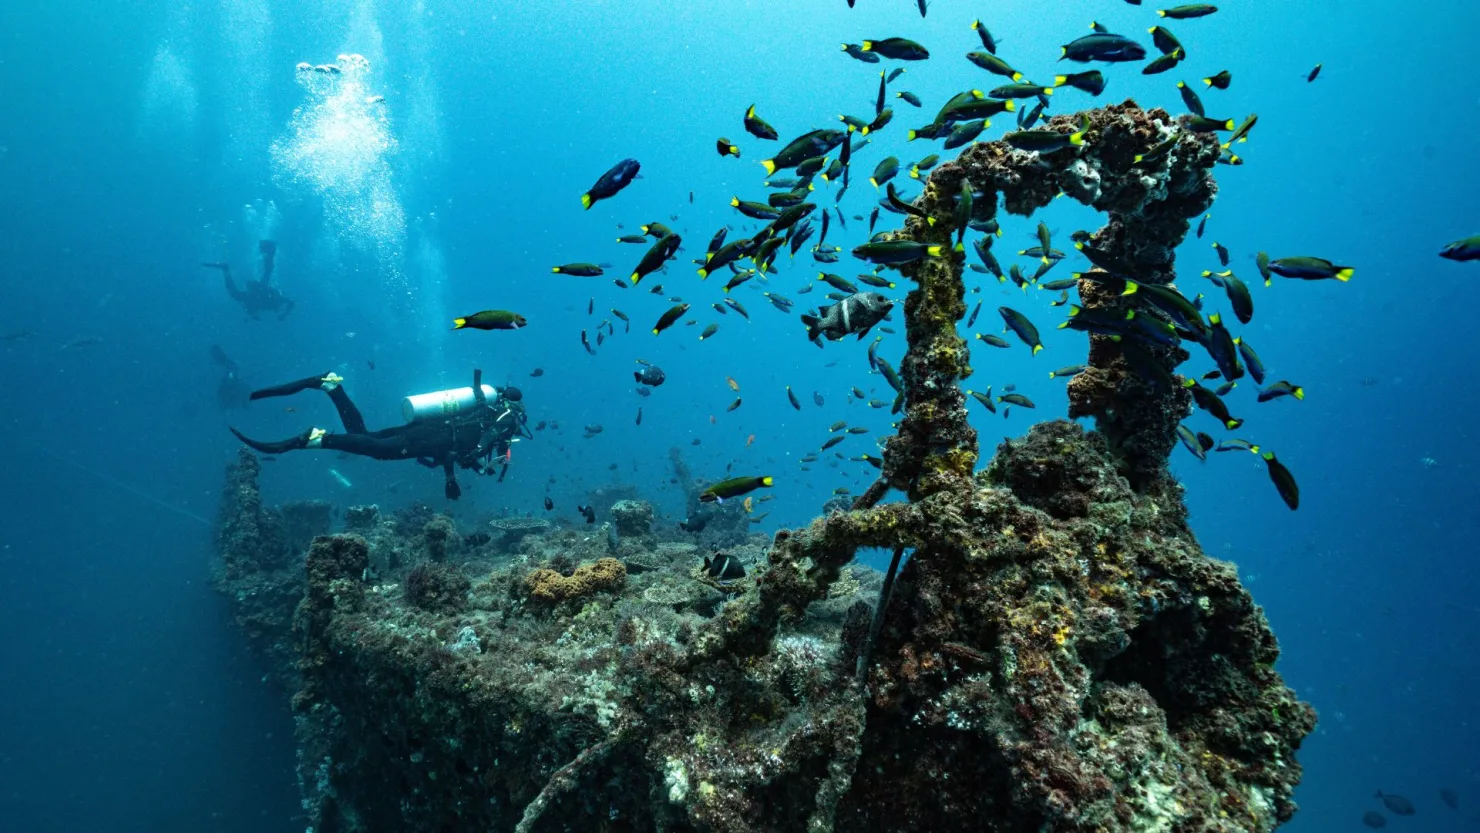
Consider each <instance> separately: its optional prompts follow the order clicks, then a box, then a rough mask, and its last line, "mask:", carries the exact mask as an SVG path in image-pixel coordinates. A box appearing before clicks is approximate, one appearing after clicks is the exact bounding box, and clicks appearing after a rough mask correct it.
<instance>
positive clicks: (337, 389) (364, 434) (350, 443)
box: [231, 372, 530, 500]
mask: <svg viewBox="0 0 1480 833" xmlns="http://www.w3.org/2000/svg"><path fill="white" fill-rule="evenodd" d="M330 375H331V374H324V376H313V377H309V378H307V379H300V380H298V381H296V382H289V383H288V384H286V385H279V386H277V387H273V388H264V389H262V390H258V391H253V392H252V396H251V398H252V399H265V398H267V397H271V396H290V395H292V394H295V393H298V392H299V391H304V390H310V389H314V388H323V387H324V380H325V379H327V378H329V377H330ZM473 380H474V382H473V390H475V391H480V392H481V391H482V375H481V373H478V372H475V373H474V374H473ZM328 393H329V399H330V400H332V401H333V402H334V407H335V409H336V410H338V411H339V420H340V422H342V423H344V433H343V434H336V433H330V432H323V431H319V430H318V429H309V430H308V431H306V432H304V433H302V434H299V435H298V436H296V437H292V438H290V439H286V440H280V441H278V442H261V441H258V440H253V439H250V438H249V437H247V436H245V435H244V434H242V433H241V432H240V431H238V430H236V429H235V428H232V429H231V433H233V434H235V435H236V437H237V439H239V440H241V441H242V442H244V443H246V444H247V445H248V446H250V447H252V448H253V449H256V450H257V451H260V452H262V453H264V454H282V453H284V452H287V451H296V450H299V449H305V448H327V449H330V450H332V451H342V452H345V453H347V454H357V455H360V456H362V457H373V458H374V459H376V460H416V461H417V462H419V463H421V464H422V465H424V466H427V467H428V468H437V467H439V466H440V467H441V468H442V470H443V471H444V472H445V473H446V476H447V486H446V494H447V497H449V498H451V499H452V500H456V499H457V498H458V497H459V496H460V495H461V494H462V489H461V488H460V487H459V486H458V485H457V478H456V476H455V474H454V471H453V470H454V467H455V466H462V467H463V468H465V469H472V470H474V471H476V472H477V473H479V474H491V473H492V472H493V468H494V464H495V461H499V460H502V462H503V463H504V464H505V465H504V467H503V468H504V469H506V468H507V464H508V460H509V448H510V446H509V444H510V443H511V442H512V441H513V439H514V438H515V437H517V436H520V435H521V434H522V435H524V436H530V435H529V433H528V431H526V430H525V427H524V423H525V421H526V417H525V413H524V407H523V405H522V404H520V401H519V400H518V399H511V398H506V396H505V395H502V394H501V395H500V396H499V397H498V398H497V399H493V400H487V401H483V400H482V397H481V396H480V397H479V399H480V401H479V403H478V404H477V405H475V406H473V407H472V408H471V409H469V410H468V411H466V412H464V413H461V414H457V415H455V416H451V417H447V418H445V419H420V420H417V421H416V422H412V423H410V424H408V425H398V426H396V427H394V428H383V429H381V430H379V431H370V430H368V429H367V428H366V427H365V418H364V417H362V416H361V415H360V409H359V408H356V407H355V403H354V402H352V401H350V398H349V394H347V393H345V392H344V388H343V387H342V386H340V385H339V384H337V383H335V384H333V385H332V386H330V387H329V390H328ZM515 396H518V394H517V391H516V392H515ZM521 398H522V397H521ZM315 434H317V435H318V436H317V437H316V436H315ZM499 479H503V473H502V470H501V471H500V474H499Z"/></svg>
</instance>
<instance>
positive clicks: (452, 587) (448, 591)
mask: <svg viewBox="0 0 1480 833" xmlns="http://www.w3.org/2000/svg"><path fill="white" fill-rule="evenodd" d="M471 587H472V582H470V581H468V577H467V576H465V575H463V574H462V571H460V570H458V569H457V568H456V567H450V566H448V565H446V564H442V563H439V562H436V561H429V562H427V563H426V564H418V565H416V566H415V567H412V568H411V572H409V573H407V574H406V583H405V586H404V587H403V588H402V590H403V591H404V592H405V594H406V601H408V602H410V603H411V604H413V605H415V606H416V607H419V608H421V609H422V610H426V611H430V612H432V613H457V612H459V611H461V610H462V609H463V608H464V607H466V606H467V596H468V590H469V589H470V588H471Z"/></svg>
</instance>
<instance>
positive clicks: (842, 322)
mask: <svg viewBox="0 0 1480 833" xmlns="http://www.w3.org/2000/svg"><path fill="white" fill-rule="evenodd" d="M892 309H894V302H893V301H891V300H889V299H888V298H885V297H884V296H883V295H880V294H879V293H877V292H856V293H854V294H852V295H849V296H848V297H846V298H844V299H843V300H841V301H839V302H837V303H836V304H829V305H827V306H824V307H821V308H820V309H819V310H818V314H817V315H803V316H802V323H803V324H806V325H807V338H809V339H812V340H813V341H816V340H817V337H818V336H827V338H828V340H830V341H838V340H839V339H842V338H843V337H845V336H849V335H855V334H856V335H857V336H858V337H859V339H862V338H863V337H864V336H866V335H868V331H869V330H870V329H871V328H872V327H873V326H874V325H875V324H877V323H879V322H880V321H882V320H884V317H885V316H887V315H888V314H889V311H890V310H892Z"/></svg>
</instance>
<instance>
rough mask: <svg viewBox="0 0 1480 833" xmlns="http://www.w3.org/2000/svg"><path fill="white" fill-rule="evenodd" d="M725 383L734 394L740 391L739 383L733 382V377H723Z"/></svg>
mask: <svg viewBox="0 0 1480 833" xmlns="http://www.w3.org/2000/svg"><path fill="white" fill-rule="evenodd" d="M725 381H726V382H727V383H729V385H730V390H732V391H736V392H738V391H739V390H740V383H739V382H737V381H735V378H734V377H733V376H726V377H725Z"/></svg>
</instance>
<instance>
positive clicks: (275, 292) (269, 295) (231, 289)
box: [201, 240, 293, 321]
mask: <svg viewBox="0 0 1480 833" xmlns="http://www.w3.org/2000/svg"><path fill="white" fill-rule="evenodd" d="M257 251H258V252H260V253H261V254H262V277H261V279H259V280H255V281H253V280H248V281H247V282H246V285H245V286H242V287H238V286H237V285H236V281H234V280H232V279H231V264H229V263H226V262H224V261H222V262H219V263H202V264H201V266H204V267H206V268H207V269H220V270H221V276H222V277H223V278H225V279H226V291H227V292H228V293H230V295H231V300H233V301H236V302H237V303H238V304H241V305H242V309H244V310H246V311H247V315H248V316H250V317H251V318H252V319H253V320H254V321H255V320H256V319H257V315H258V314H259V313H262V312H275V313H277V317H278V320H279V321H281V320H283V319H284V318H287V317H288V313H290V312H292V311H293V299H291V298H289V297H288V296H286V295H284V294H283V293H282V290H280V289H278V288H277V287H275V286H273V285H272V270H273V266H274V263H275V261H276V260H277V243H275V242H273V241H271V240H259V241H258V242H257Z"/></svg>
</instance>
